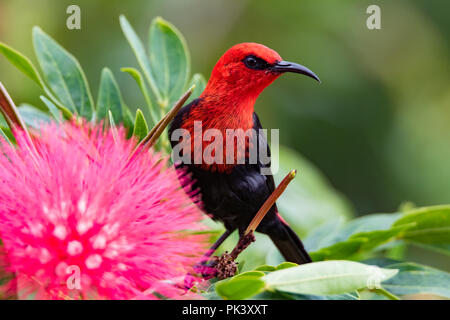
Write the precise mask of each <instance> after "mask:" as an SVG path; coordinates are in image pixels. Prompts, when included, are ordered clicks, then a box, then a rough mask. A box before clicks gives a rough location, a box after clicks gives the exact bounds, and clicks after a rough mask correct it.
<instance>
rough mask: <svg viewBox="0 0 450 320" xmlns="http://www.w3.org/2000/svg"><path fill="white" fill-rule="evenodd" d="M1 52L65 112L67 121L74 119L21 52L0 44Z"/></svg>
mask: <svg viewBox="0 0 450 320" xmlns="http://www.w3.org/2000/svg"><path fill="white" fill-rule="evenodd" d="M0 52H1V53H2V54H3V55H4V56H5V57H6V58H7V59H8V60H9V61H10V62H11V63H12V64H13V65H14V66H16V67H17V68H18V69H19V70H20V71H22V72H23V73H24V74H25V75H26V76H28V77H29V78H30V79H32V80H33V81H34V82H36V83H37V85H38V86H39V87H41V88H42V89H43V90H44V92H45V93H46V94H47V96H49V97H50V98H51V99H52V100H53V102H54V103H55V104H56V106H57V107H58V108H59V109H60V110H61V111H62V112H63V114H64V116H65V117H66V118H67V119H71V118H72V113H71V112H70V111H69V110H68V109H67V108H66V107H64V106H63V105H62V104H61V102H59V101H58V99H56V98H55V96H54V95H53V94H52V93H51V91H50V89H49V88H47V86H46V84H45V83H44V81H43V80H42V78H41V76H40V75H39V72H38V71H37V69H36V68H35V66H34V65H33V63H32V62H31V61H30V59H28V58H27V57H25V56H24V55H23V54H21V53H20V52H19V51H17V50H14V49H13V48H11V47H9V46H7V45H6V44H4V43H0Z"/></svg>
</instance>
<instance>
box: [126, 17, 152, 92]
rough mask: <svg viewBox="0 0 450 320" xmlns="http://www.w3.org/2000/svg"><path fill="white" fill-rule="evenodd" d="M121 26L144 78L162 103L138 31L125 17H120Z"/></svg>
mask: <svg viewBox="0 0 450 320" xmlns="http://www.w3.org/2000/svg"><path fill="white" fill-rule="evenodd" d="M120 26H121V28H122V31H123V33H124V35H125V37H126V38H127V40H128V43H129V44H130V46H131V48H132V49H133V52H134V54H135V56H136V59H137V61H138V63H139V66H140V67H141V69H142V71H143V72H144V76H145V77H146V79H147V81H148V83H149V85H150V87H151V89H152V91H153V94H154V95H155V96H156V99H157V100H158V101H161V93H160V91H159V89H158V86H157V85H156V81H155V78H154V76H153V74H152V70H151V68H150V62H149V59H148V57H147V54H146V52H145V49H144V46H143V44H142V42H141V40H140V39H139V37H138V35H137V34H136V31H134V29H133V27H132V26H131V24H130V23H129V22H128V20H127V18H125V16H123V15H122V16H120Z"/></svg>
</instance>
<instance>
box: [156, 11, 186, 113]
mask: <svg viewBox="0 0 450 320" xmlns="http://www.w3.org/2000/svg"><path fill="white" fill-rule="evenodd" d="M149 36H150V39H149V55H150V67H151V68H152V74H153V75H154V77H155V80H156V84H157V86H158V88H159V91H160V92H161V95H162V97H163V98H164V101H165V104H166V105H165V107H167V106H170V105H172V103H173V102H175V101H177V100H178V99H179V98H180V96H181V95H182V94H183V92H184V90H185V88H186V86H187V82H188V79H189V73H190V69H191V62H190V56H189V51H188V48H187V45H186V41H185V40H184V37H183V35H182V34H181V33H180V32H179V31H178V30H177V29H176V28H175V27H174V26H173V25H172V24H171V23H169V22H168V21H166V20H164V19H163V18H161V17H157V18H155V19H153V21H152V23H151V25H150V31H149Z"/></svg>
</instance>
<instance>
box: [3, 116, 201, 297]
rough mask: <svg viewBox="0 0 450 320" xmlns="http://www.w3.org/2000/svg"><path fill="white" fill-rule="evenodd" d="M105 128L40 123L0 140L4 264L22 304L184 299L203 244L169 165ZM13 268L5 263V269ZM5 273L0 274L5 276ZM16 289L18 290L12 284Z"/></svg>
mask: <svg viewBox="0 0 450 320" xmlns="http://www.w3.org/2000/svg"><path fill="white" fill-rule="evenodd" d="M118 133H119V134H118V136H116V135H114V134H113V132H111V130H109V131H105V130H102V129H101V128H100V127H99V126H96V127H94V126H91V125H88V124H81V125H79V124H78V125H77V124H75V123H65V124H63V125H61V126H58V125H55V124H50V125H47V126H44V127H43V128H42V129H41V131H40V132H36V133H35V137H34V138H33V142H34V145H35V146H36V148H35V149H34V148H33V146H32V145H31V144H30V143H29V142H27V139H26V137H25V134H24V133H23V132H16V135H15V136H16V140H17V143H18V147H11V146H9V145H8V144H7V143H6V142H2V143H0V146H1V149H0V168H1V169H0V239H1V240H2V242H3V245H4V248H3V249H4V251H5V254H4V255H0V259H2V257H3V261H0V266H1V265H2V264H7V270H4V271H7V272H9V273H14V274H15V275H16V279H15V280H16V282H15V284H17V289H18V291H19V296H20V297H26V296H28V295H29V294H33V295H35V296H34V297H35V298H39V299H61V298H63V299H64V298H75V299H80V298H82V299H89V298H93V299H130V298H134V297H139V298H142V297H144V296H145V297H147V298H158V297H161V296H163V297H168V298H178V297H180V296H179V294H181V293H183V292H184V290H182V289H181V287H182V284H183V280H184V276H185V274H186V273H187V272H189V271H190V270H191V269H192V266H193V265H194V264H195V263H196V262H198V261H199V259H200V256H201V253H202V252H204V250H205V246H206V241H205V240H206V239H205V238H204V237H202V236H199V235H194V234H193V232H190V231H198V230H201V229H203V227H202V225H201V224H200V223H199V222H200V220H201V219H202V213H201V212H200V210H199V209H198V208H197V207H196V206H195V205H193V204H192V201H191V200H190V199H189V197H188V196H187V195H186V194H185V192H184V191H183V189H181V187H180V183H179V181H178V178H177V173H176V171H175V169H174V168H173V167H169V166H168V165H167V159H164V158H161V156H158V155H156V154H153V153H152V152H144V151H143V152H140V153H138V154H137V155H136V156H135V157H133V158H132V160H130V161H128V157H129V155H130V153H131V151H132V150H133V147H134V146H135V142H134V141H133V140H127V139H126V138H125V134H124V131H123V130H122V129H119V131H118ZM5 261H7V263H6V262H5ZM0 273H1V271H0ZM9 285H10V287H11V285H13V283H12V282H10V283H9Z"/></svg>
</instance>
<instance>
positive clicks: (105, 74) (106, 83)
mask: <svg viewBox="0 0 450 320" xmlns="http://www.w3.org/2000/svg"><path fill="white" fill-rule="evenodd" d="M108 111H111V114H112V115H113V118H114V121H115V122H116V123H122V122H123V101H122V95H121V94H120V89H119V86H118V85H117V82H116V80H115V79H114V75H113V74H112V72H111V70H109V69H108V68H104V69H103V71H102V75H101V79H100V88H99V92H98V99H97V120H101V119H104V118H106V116H107V115H108Z"/></svg>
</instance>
